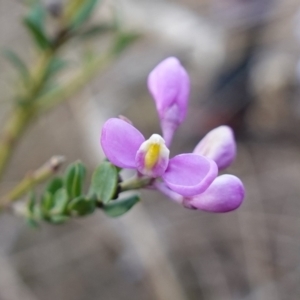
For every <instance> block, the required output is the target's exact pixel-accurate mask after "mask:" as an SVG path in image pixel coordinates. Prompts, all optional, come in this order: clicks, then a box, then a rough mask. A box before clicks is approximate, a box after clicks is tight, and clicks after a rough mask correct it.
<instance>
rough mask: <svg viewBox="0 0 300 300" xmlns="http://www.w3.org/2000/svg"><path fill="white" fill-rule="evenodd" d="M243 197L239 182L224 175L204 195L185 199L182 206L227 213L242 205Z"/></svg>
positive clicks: (237, 179)
mask: <svg viewBox="0 0 300 300" xmlns="http://www.w3.org/2000/svg"><path fill="white" fill-rule="evenodd" d="M244 196H245V189H244V186H243V183H242V182H241V180H240V179H239V178H237V177H236V176H233V175H228V174H225V175H221V176H219V177H217V178H216V179H215V180H214V181H213V183H212V184H211V185H210V187H209V188H208V189H207V190H206V191H205V192H204V193H202V194H200V195H197V196H194V197H192V198H190V199H185V201H184V205H185V206H186V207H187V208H192V209H200V210H204V211H208V212H215V213H219V212H229V211H232V210H235V209H237V208H238V207H239V206H240V205H241V204H242V202H243V200H244Z"/></svg>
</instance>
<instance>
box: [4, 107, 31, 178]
mask: <svg viewBox="0 0 300 300" xmlns="http://www.w3.org/2000/svg"><path fill="white" fill-rule="evenodd" d="M31 116H32V111H31V110H30V109H29V108H27V107H22V106H17V107H16V108H15V110H14V111H13V112H12V113H11V116H10V118H9V119H8V121H7V123H6V125H5V126H4V129H3V131H2V133H1V135H0V179H1V175H2V174H3V172H4V169H5V167H6V165H7V163H8V161H9V158H10V156H11V154H12V148H13V147H14V145H15V143H16V141H17V140H18V138H19V137H20V136H21V134H22V133H23V131H24V130H25V128H26V127H27V125H28V124H29V121H30V119H31Z"/></svg>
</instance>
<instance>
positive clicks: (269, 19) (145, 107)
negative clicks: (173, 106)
mask: <svg viewBox="0 0 300 300" xmlns="http://www.w3.org/2000/svg"><path fill="white" fill-rule="evenodd" d="M246 2H247V1H238V0H227V1H223V2H222V1H217V0H214V1H209V0H206V1H183V0H181V1H180V0H177V1H133V0H132V1H129V0H128V1H125V0H124V1H119V2H118V5H120V7H122V8H123V12H124V15H125V19H126V24H127V25H128V27H129V28H139V29H141V30H143V32H144V37H143V38H142V39H141V40H140V41H138V42H137V43H136V44H135V45H134V46H133V47H132V48H131V49H130V50H128V51H127V52H126V53H125V54H124V55H123V56H122V57H121V58H120V60H118V61H117V62H115V63H114V65H113V66H112V67H111V68H110V69H109V70H107V72H106V73H105V74H103V75H100V76H98V77H97V78H96V79H95V80H94V81H93V82H92V83H91V84H90V85H89V87H87V88H86V89H85V90H84V91H83V92H82V93H80V94H79V95H78V96H77V97H76V99H74V101H72V102H70V103H67V104H64V105H62V106H61V107H59V108H57V109H56V110H55V111H53V112H51V113H49V114H48V115H47V116H46V117H45V118H43V119H41V120H38V121H37V124H36V125H35V126H32V128H31V129H30V131H29V132H28V133H27V139H23V140H22V141H21V144H20V147H19V149H18V151H17V153H16V155H15V157H14V159H13V161H12V165H11V168H10V169H9V171H8V173H7V176H6V178H5V181H4V184H3V186H1V188H2V190H3V191H4V190H6V189H8V188H9V187H11V186H12V185H13V184H14V183H15V182H16V181H17V180H18V179H19V178H20V177H22V176H23V174H24V173H26V171H27V170H29V169H32V168H35V167H37V166H39V165H40V164H41V163H43V162H44V161H46V160H47V159H48V158H49V157H50V156H52V155H53V154H61V155H65V156H66V157H67V158H68V161H69V162H70V161H73V160H75V159H78V158H80V159H82V160H83V161H84V162H86V163H88V164H89V165H90V167H93V166H95V164H96V163H97V162H99V161H100V159H101V153H100V150H98V138H99V137H98V135H99V131H100V127H101V124H102V123H103V122H104V121H105V119H106V118H108V117H111V116H116V115H119V114H120V113H121V114H123V115H126V116H127V117H129V118H130V119H131V120H133V122H134V124H135V125H136V126H137V127H138V128H140V129H141V130H142V131H143V133H144V134H145V135H146V136H147V135H150V134H151V133H153V132H158V131H159V126H158V123H157V117H156V114H155V110H154V106H153V103H152V101H151V98H150V96H149V95H148V93H147V89H146V84H145V82H146V77H147V74H148V72H149V71H150V70H151V69H152V68H153V67H154V66H155V65H156V64H157V63H158V62H159V61H160V60H161V59H163V58H165V57H166V56H170V55H176V56H178V57H179V58H180V59H181V60H182V62H183V64H184V65H185V66H186V67H187V69H188V70H189V73H190V75H191V80H192V94H191V107H190V109H189V115H188V119H187V121H186V122H185V124H184V125H183V126H182V128H180V130H179V132H178V134H177V135H176V137H175V140H174V145H173V147H172V149H171V151H172V154H176V153H180V152H183V151H186V152H189V151H191V150H192V149H193V147H194V146H195V144H196V143H197V142H198V140H199V139H200V138H201V137H202V136H203V134H205V133H206V132H207V131H208V130H209V129H210V128H212V127H214V126H217V125H219V124H224V123H226V124H230V125H232V126H233V127H234V129H235V131H236V134H237V138H238V147H239V151H238V157H237V160H236V162H235V163H234V165H233V166H232V167H231V168H230V169H228V173H232V174H235V175H237V176H239V177H240V178H241V179H242V180H243V182H244V183H245V186H246V190H247V197H246V200H245V202H244V204H243V206H242V207H241V208H240V209H239V210H238V211H236V212H233V213H229V214H224V215H212V214H207V213H202V212H195V211H189V210H186V209H183V208H182V207H179V206H176V205H175V204H173V203H171V202H170V201H168V200H167V199H166V198H164V197H163V196H161V195H159V194H155V193H153V192H151V193H150V192H145V193H144V194H143V200H144V201H143V203H142V204H139V206H138V207H135V208H134V209H133V210H132V211H131V212H130V213H128V214H127V215H126V216H124V217H122V218H120V219H117V220H110V219H108V218H107V217H105V216H104V215H102V214H101V213H100V212H99V213H97V214H95V215H93V216H92V217H89V218H86V219H84V220H78V221H74V222H72V223H70V224H67V225H63V226H57V227H56V226H50V225H47V224H46V225H43V226H42V227H41V228H40V229H38V230H32V229H30V228H28V227H27V226H25V224H24V223H23V221H22V220H20V219H18V218H17V217H12V216H10V215H8V214H7V215H3V216H1V218H0V300H15V299H16V300H17V299H26V300H30V299H31V300H35V299H42V300H48V299H49V300H50V299H51V300H53V299H57V300H60V299H64V300H81V299H85V300H86V299H88V300H94V299H101V300H102V299H103V300H127V299H128V300H135V299H136V300H141V299H143V300H148V299H149V300H158V299H159V300H169V299H172V300H175V299H178V300H183V299H187V300H200V299H205V300H210V299H211V300H227V299H228V300H234V299H239V300H246V299H247V300H261V299H263V300H269V299H270V300H285V299H286V300H294V299H295V300H298V299H299V297H300V286H299V281H300V268H299V267H300V265H299V264H300V239H299V236H300V217H299V216H300V185H299V180H300V155H299V152H300V147H299V146H300V143H299V138H300V135H299V133H298V132H299V91H298V88H297V80H296V77H295V72H296V63H297V60H298V58H299V43H298V42H297V39H296V34H295V32H296V33H297V27H295V26H296V24H297V22H296V19H295V17H296V13H295V12H296V11H297V9H299V8H300V2H299V1H296V0H288V1H283V0H281V1H249V2H248V4H249V3H250V2H251V3H252V5H253V7H252V8H251V7H250V6H247V7H245V5H246ZM226 3H227V4H226ZM262 4H263V5H262ZM224 5H225V6H224ZM226 5H227V6H226ZM230 5H234V6H230ZM254 5H256V6H254ZM260 5H262V6H260ZM230 7H231V8H232V9H231V10H230ZM233 8H234V9H233ZM250 8H251V9H252V10H251V9H250ZM22 11H23V10H22V6H20V4H18V3H17V1H10V0H0V23H1V26H0V48H3V47H4V46H5V47H7V46H8V47H17V49H18V47H20V45H21V44H22V47H23V48H22V50H23V49H24V55H25V54H26V52H28V53H29V46H27V45H28V40H27V38H26V36H25V35H24V32H23V31H22V30H21V28H20V26H19V17H20V15H22ZM8 12H9V13H8ZM257 12H259V14H258V13H257ZM151 18H152V19H151ZM151 21H152V22H151ZM299 24H300V21H299ZM299 30H300V29H298V32H299ZM21 53H22V52H21ZM25 57H26V56H25ZM0 67H2V70H3V71H1V72H0V87H1V91H3V92H2V93H1V95H2V96H3V98H4V99H6V98H9V95H10V93H11V91H10V89H9V86H7V80H6V78H7V76H11V78H13V74H12V73H11V72H10V71H9V68H8V66H7V65H6V64H5V63H4V62H2V61H1V62H0ZM4 96H5V97H4ZM8 107H9V103H7V102H6V101H2V102H1V109H0V118H3V115H4V113H5V112H6V110H7V108H8ZM66 137H67V138H66ZM226 172H227V171H226ZM172 291H174V293H175V292H176V295H174V297H173V296H172V297H170V296H167V295H171V294H172ZM182 295H185V296H182ZM176 297H177V298H176Z"/></svg>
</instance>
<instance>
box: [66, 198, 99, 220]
mask: <svg viewBox="0 0 300 300" xmlns="http://www.w3.org/2000/svg"><path fill="white" fill-rule="evenodd" d="M95 209H96V200H95V199H87V198H85V197H83V196H81V197H78V198H75V199H73V200H72V201H71V202H70V203H69V205H68V211H69V212H75V213H76V215H79V216H84V215H89V214H91V213H93V212H94V211H95Z"/></svg>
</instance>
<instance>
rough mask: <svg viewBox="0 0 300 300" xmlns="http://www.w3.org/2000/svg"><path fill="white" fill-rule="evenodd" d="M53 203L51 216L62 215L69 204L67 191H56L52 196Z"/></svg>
mask: <svg viewBox="0 0 300 300" xmlns="http://www.w3.org/2000/svg"><path fill="white" fill-rule="evenodd" d="M53 202H54V203H53V208H52V209H51V214H52V215H53V214H59V215H61V214H64V213H65V211H66V208H67V205H68V202H69V199H68V193H67V190H66V189H65V188H61V189H59V190H57V191H56V192H55V194H54V199H53Z"/></svg>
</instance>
